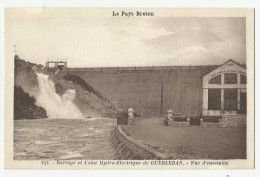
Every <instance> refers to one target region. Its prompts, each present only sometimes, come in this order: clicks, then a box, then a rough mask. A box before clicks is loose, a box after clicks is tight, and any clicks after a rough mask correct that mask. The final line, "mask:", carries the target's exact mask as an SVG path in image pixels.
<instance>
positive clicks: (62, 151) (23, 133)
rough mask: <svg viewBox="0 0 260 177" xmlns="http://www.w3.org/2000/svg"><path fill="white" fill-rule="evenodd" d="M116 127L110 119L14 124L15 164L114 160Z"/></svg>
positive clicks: (30, 121)
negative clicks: (114, 133) (112, 139)
mask: <svg viewBox="0 0 260 177" xmlns="http://www.w3.org/2000/svg"><path fill="white" fill-rule="evenodd" d="M115 126H116V120H115V119H108V118H90V119H36V120H15V121H14V160H42V159H46V160H56V159H67V160H69V159H70V160H72V159H73V160H80V159H84V160H88V159H89V160H100V159H103V160H113V159H115V152H114V149H113V147H112V145H111V143H110V132H111V131H112V130H113V128H115Z"/></svg>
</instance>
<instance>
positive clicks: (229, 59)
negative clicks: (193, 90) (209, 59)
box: [201, 59, 246, 78]
mask: <svg viewBox="0 0 260 177" xmlns="http://www.w3.org/2000/svg"><path fill="white" fill-rule="evenodd" d="M229 61H231V62H233V63H235V64H237V65H239V66H241V67H242V68H245V69H246V67H245V66H244V65H241V64H240V63H238V62H236V61H234V60H232V59H229V60H228V61H226V62H225V63H223V64H221V65H219V66H218V67H216V68H215V69H217V68H219V67H221V66H223V65H225V64H226V63H227V62H229ZM215 69H213V70H211V71H209V72H207V73H206V74H204V75H202V76H201V78H202V77H204V76H206V75H207V74H209V73H211V72H212V71H214V70H215Z"/></svg>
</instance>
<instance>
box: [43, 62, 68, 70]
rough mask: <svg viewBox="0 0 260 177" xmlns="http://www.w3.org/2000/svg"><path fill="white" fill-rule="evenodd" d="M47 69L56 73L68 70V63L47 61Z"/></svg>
mask: <svg viewBox="0 0 260 177" xmlns="http://www.w3.org/2000/svg"><path fill="white" fill-rule="evenodd" d="M46 68H47V71H48V72H55V71H56V70H57V69H59V70H62V69H63V68H67V62H66V61H47V62H46Z"/></svg>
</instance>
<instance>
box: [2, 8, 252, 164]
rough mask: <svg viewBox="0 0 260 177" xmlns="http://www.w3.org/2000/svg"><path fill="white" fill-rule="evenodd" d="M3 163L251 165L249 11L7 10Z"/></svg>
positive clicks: (250, 18) (250, 17)
mask: <svg viewBox="0 0 260 177" xmlns="http://www.w3.org/2000/svg"><path fill="white" fill-rule="evenodd" d="M4 15H5V27H4V30H5V35H4V37H5V130H4V133H5V144H4V146H5V168H27V169H28V168H32V169H34V168H37V169H39V168H40V169H64V168H66V169H68V168H71V169H139V168H145V169H158V168H159V169H161V168H164V169H175V168H179V169H250V168H254V143H255V142H254V9H177V8H176V9H174V8H103V9H101V8H100V9H99V8H7V9H5V14H4Z"/></svg>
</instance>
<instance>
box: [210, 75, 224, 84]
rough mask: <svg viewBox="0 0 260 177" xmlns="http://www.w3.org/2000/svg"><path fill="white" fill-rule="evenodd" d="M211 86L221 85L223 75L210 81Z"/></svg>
mask: <svg viewBox="0 0 260 177" xmlns="http://www.w3.org/2000/svg"><path fill="white" fill-rule="evenodd" d="M209 83H210V84H221V75H218V76H215V77H213V78H212V79H210V81H209Z"/></svg>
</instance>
